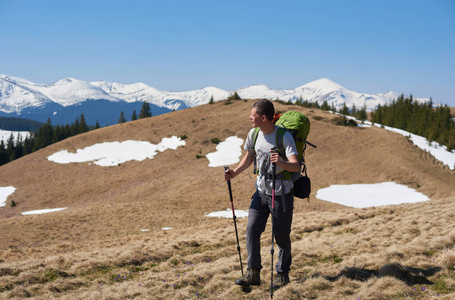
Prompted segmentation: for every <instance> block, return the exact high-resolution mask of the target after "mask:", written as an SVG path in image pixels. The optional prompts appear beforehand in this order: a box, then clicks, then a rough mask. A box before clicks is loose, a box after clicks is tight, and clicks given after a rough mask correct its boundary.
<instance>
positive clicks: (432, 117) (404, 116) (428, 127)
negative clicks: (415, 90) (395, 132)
mask: <svg viewBox="0 0 455 300" xmlns="http://www.w3.org/2000/svg"><path fill="white" fill-rule="evenodd" d="M371 121H372V122H374V123H379V124H382V125H385V126H390V127H394V128H398V129H402V130H405V131H408V132H411V133H414V134H417V135H420V136H423V137H425V138H426V139H427V140H428V141H430V142H433V141H435V142H437V143H439V144H441V145H445V146H447V150H449V151H451V150H455V119H454V116H452V115H451V114H450V109H449V108H448V107H447V105H445V106H438V107H433V102H432V101H430V102H427V103H419V102H417V101H415V100H414V99H413V98H412V95H411V96H410V97H406V98H405V97H404V96H403V95H401V96H400V97H399V98H398V99H397V100H395V101H393V102H392V103H391V104H389V105H385V106H379V107H378V108H377V109H376V110H375V111H374V112H372V113H371Z"/></svg>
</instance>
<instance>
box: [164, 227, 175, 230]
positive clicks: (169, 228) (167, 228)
mask: <svg viewBox="0 0 455 300" xmlns="http://www.w3.org/2000/svg"><path fill="white" fill-rule="evenodd" d="M171 229H174V228H172V227H163V228H161V230H171Z"/></svg>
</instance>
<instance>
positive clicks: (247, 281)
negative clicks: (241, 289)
mask: <svg viewBox="0 0 455 300" xmlns="http://www.w3.org/2000/svg"><path fill="white" fill-rule="evenodd" d="M260 275H261V273H260V271H259V270H257V269H250V268H248V269H246V274H245V275H244V276H243V278H240V279H237V280H236V281H235V284H237V285H241V286H250V285H260V284H261V276H260Z"/></svg>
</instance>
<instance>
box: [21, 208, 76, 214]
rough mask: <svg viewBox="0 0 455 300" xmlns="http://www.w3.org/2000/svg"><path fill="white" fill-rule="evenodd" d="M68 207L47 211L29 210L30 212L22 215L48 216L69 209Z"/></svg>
mask: <svg viewBox="0 0 455 300" xmlns="http://www.w3.org/2000/svg"><path fill="white" fill-rule="evenodd" d="M67 208H68V207H62V208H46V209H37V210H29V211H24V212H23V213H22V214H23V215H24V216H25V215H40V214H47V213H51V212H56V211H62V210H65V209H67Z"/></svg>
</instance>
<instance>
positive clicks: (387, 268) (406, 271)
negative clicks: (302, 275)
mask: <svg viewBox="0 0 455 300" xmlns="http://www.w3.org/2000/svg"><path fill="white" fill-rule="evenodd" d="M441 270H442V268H440V267H429V268H427V269H421V268H412V267H407V266H403V265H401V264H398V263H390V264H386V265H384V266H383V267H382V268H380V269H379V270H369V269H365V268H357V267H347V268H344V269H343V270H342V271H341V272H340V273H339V274H338V275H336V276H323V275H321V274H315V275H313V276H315V277H316V276H321V277H323V278H325V279H327V280H329V281H336V280H338V279H339V278H340V277H346V278H349V279H352V280H359V281H366V280H368V279H369V278H371V277H373V276H376V277H386V276H389V277H395V278H396V279H399V280H401V281H403V282H405V283H406V284H407V285H410V286H412V285H414V284H433V282H431V281H430V280H428V278H427V277H430V276H433V275H435V274H436V273H438V272H439V271H441Z"/></svg>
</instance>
